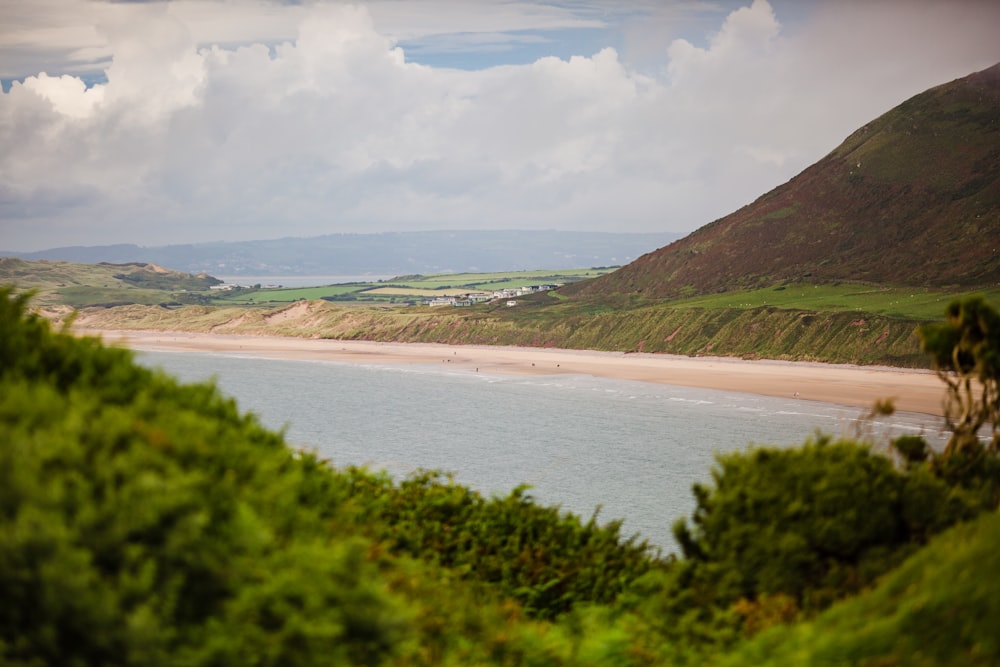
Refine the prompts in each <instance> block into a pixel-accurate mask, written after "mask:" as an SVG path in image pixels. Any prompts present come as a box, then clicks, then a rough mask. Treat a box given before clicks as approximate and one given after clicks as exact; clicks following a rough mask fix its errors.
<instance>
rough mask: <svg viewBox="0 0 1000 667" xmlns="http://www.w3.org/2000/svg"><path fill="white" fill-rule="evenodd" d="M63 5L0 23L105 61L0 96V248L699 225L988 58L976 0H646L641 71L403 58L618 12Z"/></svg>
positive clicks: (521, 7)
mask: <svg viewBox="0 0 1000 667" xmlns="http://www.w3.org/2000/svg"><path fill="white" fill-rule="evenodd" d="M7 2H8V3H9V0H7ZM3 3H4V0H0V9H3V10H4V11H6V10H7V8H8V7H9V4H3ZM65 4H66V6H68V7H69V8H70V9H69V10H68V11H67V12H66V13H65V14H60V15H59V16H58V17H56V16H55V14H54V13H53V11H52V8H53V7H54V5H52V4H45V3H42V4H40V5H39V7H40V9H39V10H38V13H37V14H35V15H31V16H28V17H24V16H20V18H18V20H17V21H14V22H13V24H15V25H23V26H25V27H23V28H20V29H15V28H10V27H8V28H0V54H2V53H6V52H17V53H19V54H28V55H30V54H36V55H37V54H39V53H42V52H43V51H45V49H43V48H42V45H45V44H48V45H49V47H51V48H50V49H49V51H47V53H49V54H58V53H63V54H69V53H76V54H77V56H76V58H77V60H72V63H78V62H81V61H83V60H87V59H88V58H89V59H94V60H96V61H100V59H101V58H104V57H110V58H111V60H109V61H108V62H107V63H106V64H105V65H104V67H106V71H107V81H106V83H100V84H97V85H93V86H91V87H89V88H87V87H86V86H85V85H84V83H83V81H82V80H81V79H79V78H77V77H75V76H72V75H71V74H66V73H65V72H66V70H65V69H64V70H61V71H60V70H59V69H57V68H55V67H52V68H50V69H51V71H49V73H48V74H42V73H41V72H42V69H41V68H39V69H37V70H35V74H33V75H32V76H28V77H26V78H25V80H24V81H23V83H14V84H13V86H12V87H11V89H10V91H9V92H7V93H4V94H2V95H0V184H2V185H0V248H6V249H11V250H30V249H37V248H44V247H52V246H56V245H69V244H103V243H115V242H137V243H142V244H147V245H156V244H165V243H183V242H197V241H206V240H236V239H253V238H273V237H278V236H308V235H314V234H322V233H330V232H336V231H381V230H399V229H434V228H501V227H508V228H530V227H536V228H562V229H581V230H617V231H647V230H658V231H664V230H673V231H690V230H692V229H694V228H696V227H698V226H700V225H702V224H705V223H707V222H710V221H711V220H713V219H714V218H716V217H719V216H721V215H724V214H726V213H728V212H730V211H732V210H734V209H736V208H738V207H739V206H742V205H743V204H745V203H747V202H749V201H750V200H751V199H753V198H755V197H756V196H758V195H760V194H762V193H763V192H765V191H766V190H768V189H770V188H771V187H774V186H775V185H777V184H779V183H781V182H783V181H784V180H787V179H788V178H790V177H791V176H793V175H794V174H795V173H797V172H798V171H800V170H801V169H803V168H804V167H806V166H808V164H810V163H811V162H814V161H815V160H817V159H818V158H819V157H821V156H822V155H823V154H825V153H826V152H828V151H829V150H831V149H833V148H834V147H835V146H836V144H837V143H839V142H840V141H841V140H842V139H843V138H844V137H846V136H847V134H849V133H850V132H851V131H853V130H854V129H855V128H856V127H858V126H860V125H861V124H863V123H864V122H866V121H868V120H870V119H871V118H873V117H874V116H876V115H878V114H880V113H882V112H883V111H886V110H888V109H889V108H890V107H892V106H894V105H895V104H898V103H899V102H900V101H902V100H903V99H905V98H906V97H908V96H910V95H913V94H915V93H917V92H920V91H922V90H924V89H926V88H928V87H930V86H932V85H935V84H938V83H942V82H944V81H947V80H950V79H951V78H955V77H957V76H963V75H965V74H968V73H970V72H972V71H974V70H975V69H981V68H983V67H986V66H989V65H991V64H993V63H994V62H995V61H997V60H1000V46H998V44H1000V42H998V41H997V40H995V39H992V38H993V37H995V34H994V33H995V29H993V28H992V26H994V25H1000V22H998V21H1000V10H998V9H997V8H995V7H994V6H993V4H991V3H986V2H983V3H973V2H967V3H957V4H956V3H950V4H949V5H948V7H949V8H950V9H949V10H948V11H945V10H943V9H942V8H941V7H939V6H938V3H927V4H922V3H919V2H905V3H902V2H901V3H896V2H888V1H885V0H883V1H882V2H877V1H876V2H866V3H829V4H826V3H824V4H823V5H822V6H821V7H818V8H817V9H816V11H814V12H812V13H811V14H810V15H809V16H808V17H806V18H805V19H802V20H789V21H787V22H786V21H784V20H783V18H782V15H781V13H780V11H779V10H780V7H781V6H780V5H776V7H777V8H778V9H775V8H772V6H771V5H769V4H768V3H767V2H765V1H764V0H755V1H754V2H753V3H752V4H751V5H747V6H738V5H735V6H733V7H732V11H730V12H728V13H717V7H716V8H714V9H713V8H711V7H710V8H709V9H711V11H712V12H716V13H711V12H710V13H709V14H702V15H701V16H702V18H703V19H704V17H705V16H715V17H716V21H717V22H716V24H715V30H713V31H712V32H711V34H710V35H708V36H707V38H706V39H705V40H704V41H702V40H700V39H698V36H697V35H691V36H689V37H688V38H685V39H679V38H675V34H676V33H675V29H676V26H677V25H679V24H677V23H673V22H671V21H672V18H671V17H677V21H679V22H684V21H687V20H689V19H690V16H691V13H692V12H697V11H699V9H698V7H697V6H695V5H684V6H683V7H682V6H680V5H669V6H668V5H663V6H664V7H666V10H668V11H664V13H660V14H656V12H657V8H658V7H659V6H661V4H660V3H643V4H641V5H640V4H637V5H636V6H635V7H634V9H635V11H636V12H637V15H638V14H642V13H643V12H644V13H645V14H644V15H648V16H650V17H651V22H650V25H651V26H662V34H663V39H662V44H660V45H659V47H658V48H657V47H656V44H655V34H656V33H655V31H654V32H650V31H649V30H646V31H644V32H643V33H642V35H641V38H642V49H641V51H642V54H643V55H642V58H643V67H641V68H638V67H636V66H634V65H633V64H632V63H631V62H630V60H628V59H626V57H625V56H623V55H622V52H621V51H619V50H616V49H614V48H610V47H606V48H603V49H599V50H595V51H594V52H592V53H583V54H581V55H579V56H575V57H572V58H567V59H559V58H553V57H548V58H541V59H538V60H536V61H535V62H533V63H531V64H528V65H506V66H498V67H491V68H487V69H482V70H473V71H464V70H460V69H445V68H434V67H429V66H424V65H420V64H416V63H414V62H410V61H409V60H408V59H407V55H406V52H405V49H404V48H402V47H400V46H399V43H400V41H401V40H405V39H410V40H413V39H421V40H433V39H435V37H434V36H435V35H437V36H439V37H440V39H441V40H444V41H442V42H441V48H442V49H443V50H447V49H448V48H450V46H449V45H453V44H454V43H455V40H459V41H461V40H463V39H464V40H466V42H468V43H475V42H476V41H477V40H476V39H471V38H469V35H477V34H478V35H481V36H482V37H484V39H483V40H481V41H482V42H484V43H487V44H494V45H495V44H497V43H502V41H503V35H510V38H511V40H514V41H516V40H518V39H520V40H522V41H523V40H525V39H526V38H527V37H528V35H526V34H525V33H523V32H517V33H513V34H511V33H509V32H508V31H510V30H517V31H524V30H528V29H542V30H551V29H554V28H567V29H575V28H580V27H585V26H597V25H605V24H610V23H612V22H613V21H612V20H611V19H608V20H605V19H604V18H602V16H604V15H603V14H601V12H600V11H599V10H601V9H606V8H607V7H608V5H602V4H601V3H597V2H595V3H592V4H590V5H587V6H586V8H587V11H585V12H584V11H580V12H576V13H574V12H573V11H571V10H570V9H569V5H566V4H561V5H542V4H529V3H521V4H518V3H483V4H479V3H475V2H465V3H458V4H450V3H446V2H445V1H444V0H410V1H408V2H371V3H365V4H363V5H360V6H353V5H347V4H343V3H326V4H324V3H316V4H305V5H295V6H288V7H283V6H279V5H276V4H272V3H267V2H254V3H248V4H233V3H228V2H204V1H203V2H196V1H193V0H186V1H184V2H171V3H153V4H145V3H143V4H104V3H99V4H90V3H78V2H67V3H65ZM445 4H447V5H448V6H449V7H451V8H453V9H454V8H457V7H462V8H465V9H463V10H461V11H454V12H442V11H441V7H442V6H443V5H445ZM83 6H85V7H87V8H89V9H94V10H95V11H94V12H93V13H89V14H85V13H83V12H81V11H79V9H80V7H83ZM615 6H619V7H620V5H615ZM476 8H478V9H480V10H482V11H481V12H480V13H477V12H476V11H474V10H475V9H476ZM421 10H423V11H421ZM681 10H683V11H681ZM85 16H86V18H85ZM73 17H76V19H75V20H73ZM654 18H655V19H657V20H652V19H654ZM29 19H30V20H29ZM993 19H996V20H993ZM80 21H89V23H85V24H83V23H80ZM0 24H2V22H0ZM46 25H50V26H53V27H52V29H51V30H50V31H48V32H47V31H46V30H47V29H46V28H45V27H44V26H46ZM85 25H86V26H92V27H91V28H90V29H84V26H85ZM625 48H626V49H627V48H628V47H627V45H625ZM11 50H13V51H11ZM657 51H658V52H659V56H656V57H657V58H659V62H660V66H659V68H655V67H649V62H650V58H651V57H653V56H651V54H655V53H656V52H657ZM81 53H86V54H87V56H86V57H82V56H80V55H79V54H81ZM46 58H51V63H52V64H54V63H56V62H57V61H59V58H57V57H55V56H51V55H50V56H46V57H45V58H40V59H39V60H38V62H44V63H45V64H46V67H48V66H49V64H50V61H49V60H46ZM61 62H63V63H64V64H65V63H67V62H70V61H69V60H66V57H63V58H62V60H61ZM72 63H71V64H72ZM74 66H75V65H74ZM640 69H641V71H640Z"/></svg>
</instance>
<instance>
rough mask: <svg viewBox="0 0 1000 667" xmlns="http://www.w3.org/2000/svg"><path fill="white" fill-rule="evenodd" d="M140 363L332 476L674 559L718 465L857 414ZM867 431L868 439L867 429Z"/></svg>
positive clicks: (521, 379)
mask: <svg viewBox="0 0 1000 667" xmlns="http://www.w3.org/2000/svg"><path fill="white" fill-rule="evenodd" d="M137 358H138V360H139V362H140V363H143V364H145V365H147V366H152V367H159V368H162V369H163V370H165V371H166V372H168V373H170V374H171V375H173V376H175V377H177V378H179V379H180V380H182V381H185V382H195V381H202V380H208V379H214V380H215V382H216V383H217V385H218V387H219V388H220V390H221V391H222V392H223V393H224V394H226V395H228V396H232V397H233V398H235V399H236V401H237V403H238V405H239V407H240V409H241V410H242V411H244V412H246V411H250V412H253V413H255V414H256V415H257V416H258V417H259V418H260V419H261V421H262V422H263V423H264V424H265V425H266V426H268V427H270V428H273V429H276V430H277V429H284V431H285V436H286V440H287V441H288V442H289V444H290V445H292V446H296V447H305V448H308V449H312V450H315V451H317V452H318V453H319V454H320V455H321V456H323V457H324V458H328V459H330V460H331V461H332V463H333V464H334V465H336V466H347V465H365V466H368V467H369V468H371V469H376V470H381V469H384V470H386V471H388V472H389V473H390V474H392V475H393V476H394V477H396V478H402V477H404V476H405V475H407V474H408V473H411V472H414V471H416V470H419V469H422V468H424V469H438V470H444V471H448V472H451V473H453V474H454V476H455V479H456V480H457V481H458V482H460V483H463V484H466V485H469V486H471V487H473V488H476V489H478V490H479V491H481V492H483V493H485V494H487V495H490V494H499V495H505V494H507V493H508V492H510V490H511V489H513V488H514V487H515V486H517V485H518V484H522V483H526V484H530V485H531V487H532V489H531V495H532V496H533V497H534V498H535V499H536V500H537V501H538V502H540V503H543V504H546V505H558V506H560V507H561V508H562V509H563V510H565V511H568V512H573V513H574V514H578V515H581V516H582V517H584V518H585V519H586V518H589V517H590V516H591V515H592V514H593V513H594V511H595V510H596V509H597V508H598V507H600V508H601V509H600V514H599V518H600V519H601V520H602V521H607V520H610V519H622V520H623V521H624V523H623V528H622V533H623V534H624V535H625V536H630V535H633V534H635V533H639V534H640V535H641V537H642V538H643V539H646V540H648V541H649V542H650V543H651V544H654V545H656V546H660V547H663V549H664V551H665V552H669V551H673V550H674V547H675V544H674V541H673V538H672V535H671V530H670V528H671V525H672V524H673V522H674V521H675V520H676V519H677V518H679V517H682V516H690V514H691V512H692V511H693V509H694V500H693V496H692V494H691V485H692V484H693V483H695V482H709V481H710V480H711V468H712V466H713V463H714V456H715V454H716V453H717V452H729V451H734V450H741V449H745V448H747V447H748V446H751V445H780V446H785V445H797V444H800V443H802V442H804V441H805V440H806V439H808V438H809V437H810V436H813V435H815V434H816V433H817V431H819V432H822V433H827V434H830V435H833V436H840V435H853V434H854V433H856V431H857V429H858V428H859V427H861V428H867V427H863V426H861V425H859V424H858V423H857V420H858V417H859V416H860V413H861V412H862V411H861V410H859V409H858V408H854V407H845V406H839V405H834V404H830V403H818V402H813V401H802V400H797V399H795V398H793V397H789V398H771V397H765V396H757V395H754V394H743V393H734V392H723V391H714V390H705V389H692V388H687V387H674V386H669V385H660V384H651V383H644V382H635V381H622V380H609V379H604V378H595V377H591V376H583V375H558V376H525V375H504V374H487V373H474V372H470V371H468V370H465V369H455V370H449V369H447V368H442V367H439V366H437V365H434V364H425V365H421V364H414V365H399V366H391V365H381V364H372V365H365V364H350V363H338V362H326V361H299V360H274V359H260V358H251V357H245V356H237V355H235V354H218V353H214V354H213V353H191V352H153V351H144V352H140V353H138V354H137ZM939 427H940V420H938V419H937V418H934V417H929V416H926V415H916V414H907V413H897V414H896V415H893V416H892V417H891V418H889V419H888V420H887V421H882V422H880V423H878V424H876V425H874V427H873V430H872V431H870V432H871V433H873V434H874V436H875V437H876V438H877V439H882V440H884V439H885V438H887V437H889V436H895V435H900V434H904V433H923V434H924V435H925V436H927V437H928V439H929V440H932V441H936V440H937V439H939V438H940V436H939V433H938V429H939ZM866 432H867V431H866Z"/></svg>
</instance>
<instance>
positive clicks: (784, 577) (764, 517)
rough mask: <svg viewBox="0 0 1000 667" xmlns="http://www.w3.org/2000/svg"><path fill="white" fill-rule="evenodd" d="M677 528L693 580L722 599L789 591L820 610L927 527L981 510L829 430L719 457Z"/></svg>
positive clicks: (920, 538)
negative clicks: (784, 445) (783, 445)
mask: <svg viewBox="0 0 1000 667" xmlns="http://www.w3.org/2000/svg"><path fill="white" fill-rule="evenodd" d="M718 461H719V463H718V467H717V468H716V469H715V470H713V473H712V477H713V480H714V487H713V488H708V487H706V486H700V485H699V486H696V487H695V498H696V499H697V509H696V510H695V513H694V515H693V518H692V525H691V526H689V525H688V524H687V522H686V521H684V520H681V521H679V522H678V523H677V524H676V525H675V535H676V538H677V541H678V543H679V544H680V545H681V547H682V549H683V552H684V555H685V557H686V558H687V559H688V560H687V561H686V562H685V563H684V567H685V568H687V569H688V570H689V571H690V572H689V574H688V576H689V577H690V580H689V581H690V583H689V585H692V586H695V587H697V588H705V589H706V590H707V591H708V594H709V595H711V597H712V599H713V600H715V601H716V603H717V604H720V605H721V606H724V607H725V606H728V605H730V604H732V603H734V602H736V601H737V600H740V599H744V598H745V599H748V600H755V599H758V598H759V597H760V596H762V595H776V594H784V595H788V596H791V597H792V599H794V600H795V602H796V604H797V605H798V607H799V608H801V609H803V610H805V611H807V612H813V611H816V610H819V609H822V608H825V607H826V606H828V605H829V604H830V603H831V602H832V601H834V600H836V599H838V598H841V597H843V596H845V595H849V594H852V593H855V592H857V591H859V590H861V589H862V588H864V587H866V586H868V585H870V584H871V583H872V582H873V581H874V580H875V579H876V578H877V577H878V576H880V575H881V574H883V573H885V572H886V571H888V570H889V569H890V568H892V567H893V566H895V565H896V564H898V563H899V562H900V561H901V560H902V558H903V557H905V556H906V555H908V554H909V553H911V552H912V551H913V549H914V548H916V547H917V546H919V545H920V544H922V543H923V542H924V541H925V540H926V539H927V537H928V536H929V535H931V534H932V533H934V532H936V531H937V530H940V529H941V528H942V527H944V526H947V525H950V524H952V523H954V522H955V521H957V520H959V519H963V518H967V517H970V516H973V515H974V514H975V512H976V511H977V510H978V509H979V507H978V506H976V503H975V501H974V500H973V499H968V498H966V497H964V496H962V495H956V494H952V493H951V490H950V489H949V487H948V485H947V484H945V483H944V482H943V481H941V480H938V479H936V478H934V477H933V476H931V475H929V474H927V473H925V472H919V473H917V472H914V473H912V474H906V473H903V472H901V471H898V470H896V469H895V468H894V467H893V465H892V463H891V461H889V459H887V458H885V457H883V456H880V455H877V454H874V453H872V452H871V450H870V449H869V447H868V446H866V445H863V444H857V443H855V442H851V441H838V442H831V441H829V440H827V439H824V438H821V439H818V440H816V441H814V442H810V443H807V444H806V445H804V446H803V447H799V448H794V449H777V448H758V449H754V450H752V451H751V452H749V453H734V454H727V455H720V456H719V457H718Z"/></svg>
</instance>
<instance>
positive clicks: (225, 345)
mask: <svg viewBox="0 0 1000 667" xmlns="http://www.w3.org/2000/svg"><path fill="white" fill-rule="evenodd" d="M76 333H77V334H78V335H87V336H96V337H99V338H101V339H102V340H103V341H104V342H105V343H106V344H109V345H118V346H123V347H128V348H130V349H134V350H161V351H176V352H185V351H186V352H201V353H215V354H239V355H244V356H253V357H262V358H272V359H302V360H321V361H336V362H342V363H369V364H371V363H377V364H391V365H403V364H431V363H437V364H440V363H446V364H449V365H450V366H451V367H452V368H458V369H464V370H467V371H469V372H471V373H474V372H485V373H523V374H535V375H557V374H565V373H568V374H580V375H591V376H595V377H605V378H612V379H618V380H635V381H640V382H653V383H659V384H668V385H678V386H685V387H698V388H702V389H717V390H722V391H735V392H742V393H750V394H760V395H764V396H778V397H785V398H796V399H798V400H806V401H822V402H826V403H836V404H840V405H848V406H854V407H858V408H861V409H867V408H871V407H872V405H873V404H874V403H875V401H876V400H883V399H893V400H894V404H895V406H896V409H897V410H899V411H902V412H913V413H921V414H928V415H935V416H940V415H942V414H943V412H942V401H943V399H944V396H945V388H944V385H943V384H942V382H941V381H940V380H939V379H938V377H937V376H936V375H935V374H934V373H933V372H930V371H921V370H912V369H897V368H888V367H867V366H849V365H834V364H822V363H811V362H786V361H769V360H753V361H751V360H744V359H733V358H727V357H683V356H676V355H662V354H649V353H634V352H628V353H626V352H602V351H592V350H566V349H559V348H533V347H502V346H488V345H483V346H477V345H445V344H440V343H380V342H372V341H353V340H329V339H315V338H292V337H281V336H244V335H234V334H204V333H186V332H173V331H124V330H89V329H88V330H78V331H76Z"/></svg>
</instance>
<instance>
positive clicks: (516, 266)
mask: <svg viewBox="0 0 1000 667" xmlns="http://www.w3.org/2000/svg"><path fill="white" fill-rule="evenodd" d="M679 237H680V235H679V234H674V233H670V232H663V233H650V234H618V233H602V232H564V231H517V230H506V231H430V232H386V233H381V234H328V235H325V236H316V237H311V238H283V239H275V240H262V241H243V242H232V243H229V242H219V243H196V244H187V245H168V246H159V247H149V248H145V247H141V246H136V245H107V246H87V247H84V246H75V247H68V248H54V249H52V250H44V251H40V252H31V253H18V252H3V251H0V256H9V257H19V258H21V259H27V260H50V261H67V262H78V263H82V264H97V263H100V262H113V263H118V264H121V263H126V262H144V263H151V264H159V265H161V266H169V267H171V268H173V269H177V270H180V271H186V272H189V273H209V274H212V275H220V276H289V275H303V276H308V275H389V276H396V275H407V274H417V273H419V274H433V273H447V272H456V273H461V272H485V271H511V270H533V269H572V268H587V267H593V266H617V265H620V264H627V263H628V262H630V261H632V260H634V259H635V258H637V257H639V256H640V255H642V254H644V253H647V252H649V251H650V250H653V249H655V248H659V247H661V246H663V245H664V244H666V243H670V242H671V241H674V240H675V239H677V238H679Z"/></svg>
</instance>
